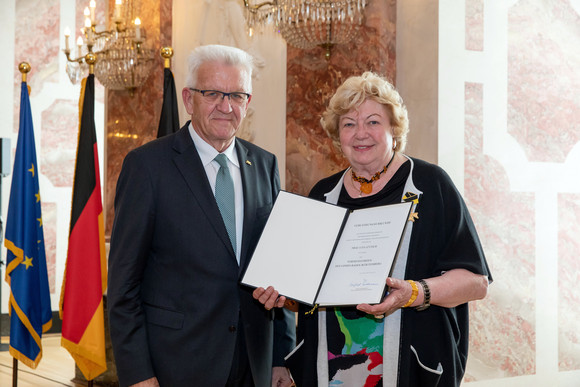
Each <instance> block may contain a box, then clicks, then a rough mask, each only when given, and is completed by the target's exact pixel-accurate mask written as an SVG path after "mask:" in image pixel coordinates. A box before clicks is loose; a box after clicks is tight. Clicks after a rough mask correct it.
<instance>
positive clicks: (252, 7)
mask: <svg viewBox="0 0 580 387" xmlns="http://www.w3.org/2000/svg"><path fill="white" fill-rule="evenodd" d="M277 5H278V1H265V2H263V3H260V4H256V5H250V2H249V0H244V7H246V8H247V9H248V10H250V11H251V12H256V11H258V10H259V9H260V8H262V7H266V6H271V7H275V6H277Z"/></svg>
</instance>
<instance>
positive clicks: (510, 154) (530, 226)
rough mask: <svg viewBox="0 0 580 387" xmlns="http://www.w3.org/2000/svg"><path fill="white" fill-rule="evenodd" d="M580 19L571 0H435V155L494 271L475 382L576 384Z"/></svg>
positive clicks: (579, 367) (579, 361)
mask: <svg viewBox="0 0 580 387" xmlns="http://www.w3.org/2000/svg"><path fill="white" fill-rule="evenodd" d="M579 25H580V3H579V2H578V1H567V0H555V1H551V2H546V1H542V0H520V1H508V2H497V1H484V0H468V1H465V2H461V4H459V3H458V2H456V1H452V0H445V1H439V26H440V28H439V46H440V50H439V66H440V67H439V130H438V133H439V146H438V148H439V164H440V165H441V166H443V167H444V168H445V169H446V170H447V171H448V172H450V174H451V176H452V178H453V179H454V180H455V182H456V184H457V185H458V186H459V187H460V189H461V190H462V191H463V192H464V197H465V200H466V202H467V204H468V206H469V208H470V211H471V214H472V216H473V218H474V221H475V224H476V226H477V228H478V231H479V234H480V237H481V241H482V244H483V246H484V250H485V252H486V255H487V259H488V261H489V263H490V266H491V270H492V273H493V275H494V278H495V282H494V283H493V284H492V285H491V286H490V290H489V296H488V297H487V299H485V300H484V301H481V302H476V303H472V304H471V335H470V345H471V348H470V356H469V360H468V368H467V373H466V377H465V380H466V381H468V382H473V385H482V386H529V385H533V386H548V385H550V386H556V385H558V386H576V385H578V380H579V378H580V342H579V338H580V328H579V327H578V324H576V323H575V321H577V319H578V313H579V312H578V297H577V296H576V295H575V291H574V290H573V289H574V287H575V284H576V283H577V282H578V280H579V279H580V274H579V273H580V270H579V269H580V263H579V262H580V261H579V260H578V258H577V253H576V252H577V251H579V250H578V248H579V247H580V246H579V243H578V238H577V237H575V236H574V235H576V236H577V235H579V233H580V223H579V222H578V219H579V218H580V213H579V208H580V204H579V202H578V199H579V196H580V195H579V193H580V179H579V176H580V141H579V140H580V139H579V134H578V123H579V122H580V113H579V112H580V87H579V85H580V75H579V74H578V72H577V71H575V69H576V68H578V66H579V65H580V56H579V55H578V53H579V50H578V48H579V46H578V42H579V41H580V30H579V29H578V26H579ZM459 149H462V150H463V151H462V152H458V150H459ZM470 384H471V383H470Z"/></svg>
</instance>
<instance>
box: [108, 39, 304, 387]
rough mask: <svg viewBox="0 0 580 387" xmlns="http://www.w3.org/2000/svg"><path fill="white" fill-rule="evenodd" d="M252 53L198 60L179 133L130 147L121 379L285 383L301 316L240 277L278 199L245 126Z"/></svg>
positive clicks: (119, 296) (112, 315)
mask: <svg viewBox="0 0 580 387" xmlns="http://www.w3.org/2000/svg"><path fill="white" fill-rule="evenodd" d="M252 67H253V62H252V57H251V56H250V55H249V54H247V53H246V52H244V51H242V50H239V49H237V48H233V47H226V46H219V45H211V46H203V47H198V48H197V49H195V50H194V51H193V52H192V54H191V55H190V57H189V73H188V78H187V81H186V84H187V87H185V88H184V89H183V91H182V96H183V102H184V104H185V108H186V110H187V113H188V114H189V115H190V116H191V121H190V122H188V123H187V124H186V125H185V126H184V127H183V128H181V130H179V131H178V132H177V133H175V134H173V135H169V136H165V137H162V138H160V139H158V140H155V141H152V142H150V143H148V144H146V145H144V146H142V147H140V148H137V149H135V150H133V151H132V152H130V153H129V154H128V155H127V157H126V158H125V161H124V163H123V168H122V171H121V174H120V176H119V180H118V183H117V193H116V198H115V223H114V226H113V232H112V235H111V251H110V258H109V292H108V308H109V320H110V326H111V340H112V343H113V350H114V354H115V361H116V365H117V374H118V376H119V381H120V383H121V385H123V386H126V385H135V384H137V385H140V386H148V385H151V386H157V385H161V386H170V387H174V386H211V387H215V386H270V385H274V386H278V385H281V386H284V385H290V384H291V379H290V375H289V373H288V371H287V369H286V368H284V367H283V364H284V359H283V357H284V356H285V355H286V354H287V353H288V352H290V350H291V349H292V348H293V346H294V341H295V336H294V327H295V325H294V317H293V314H292V313H290V312H289V311H287V310H283V309H276V311H272V310H270V311H268V310H265V309H264V308H263V306H262V305H261V304H260V303H259V302H257V301H256V300H254V299H253V297H252V291H251V289H247V288H245V287H243V286H241V285H240V284H239V278H240V275H241V273H243V271H244V269H245V267H246V265H247V264H248V260H249V259H250V257H251V255H252V252H253V250H254V249H255V247H256V244H257V242H258V238H259V236H260V234H261V232H262V229H263V227H264V225H265V223H266V219H267V217H268V214H269V213H270V210H271V208H272V205H273V203H274V200H275V198H276V195H277V194H278V191H279V189H280V181H279V180H280V178H279V174H278V165H277V161H276V157H275V156H274V155H273V154H271V153H269V152H267V151H265V150H263V149H261V148H259V147H257V146H255V145H253V144H251V143H248V142H246V141H244V140H241V139H239V138H236V137H235V135H236V132H237V130H238V129H239V127H240V125H241V123H242V120H243V119H244V117H245V115H246V111H247V108H248V104H249V103H250V100H251V98H252V96H251V93H252V83H251V80H252Z"/></svg>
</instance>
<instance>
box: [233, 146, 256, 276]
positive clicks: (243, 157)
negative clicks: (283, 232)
mask: <svg viewBox="0 0 580 387" xmlns="http://www.w3.org/2000/svg"><path fill="white" fill-rule="evenodd" d="M236 151H237V152H238V160H239V162H240V172H241V174H242V186H243V190H244V226H243V231H242V251H241V254H240V270H241V271H242V272H243V269H244V268H245V267H246V264H247V260H248V243H249V242H250V240H251V236H252V232H253V227H252V225H253V224H254V220H255V218H256V199H255V198H256V197H257V193H258V191H257V189H258V179H257V176H256V169H255V167H254V166H253V165H252V160H251V158H252V155H251V154H250V153H249V152H248V148H246V147H245V146H244V144H242V142H241V141H237V142H236Z"/></svg>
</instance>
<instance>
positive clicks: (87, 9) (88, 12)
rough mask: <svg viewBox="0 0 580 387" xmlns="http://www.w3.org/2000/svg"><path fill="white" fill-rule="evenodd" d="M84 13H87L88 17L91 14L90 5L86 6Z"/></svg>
mask: <svg viewBox="0 0 580 387" xmlns="http://www.w3.org/2000/svg"><path fill="white" fill-rule="evenodd" d="M83 13H84V14H85V16H86V17H89V16H90V15H91V11H89V7H85V10H84V11H83Z"/></svg>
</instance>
